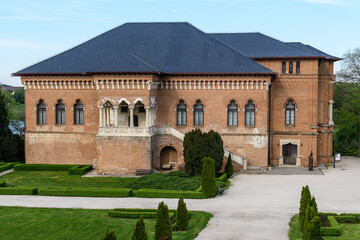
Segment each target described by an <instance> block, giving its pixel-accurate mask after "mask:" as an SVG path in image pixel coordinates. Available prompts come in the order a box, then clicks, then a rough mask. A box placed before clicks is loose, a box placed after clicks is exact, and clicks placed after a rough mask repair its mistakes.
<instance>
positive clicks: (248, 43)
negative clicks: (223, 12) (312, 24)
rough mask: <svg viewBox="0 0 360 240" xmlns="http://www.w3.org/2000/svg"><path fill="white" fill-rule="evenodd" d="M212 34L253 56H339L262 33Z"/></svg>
mask: <svg viewBox="0 0 360 240" xmlns="http://www.w3.org/2000/svg"><path fill="white" fill-rule="evenodd" d="M210 35H211V36H213V37H215V38H218V39H219V40H220V41H222V42H224V43H226V44H228V45H229V46H232V47H233V48H235V49H236V50H238V51H240V52H242V53H243V54H245V55H246V56H248V57H251V58H288V57H306V58H307V57H321V58H335V59H336V58H337V57H334V56H331V55H328V54H326V53H324V52H322V51H320V50H318V49H316V48H313V47H311V46H309V45H304V44H302V43H285V42H281V41H279V40H276V39H274V38H271V37H269V36H266V35H264V34H261V33H212V34H210Z"/></svg>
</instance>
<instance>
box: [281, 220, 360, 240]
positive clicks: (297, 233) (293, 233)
mask: <svg viewBox="0 0 360 240" xmlns="http://www.w3.org/2000/svg"><path fill="white" fill-rule="evenodd" d="M289 227H290V229H289V234H288V236H289V239H290V240H301V239H302V234H301V230H300V226H299V215H298V214H296V215H294V216H293V217H292V218H291V220H290V222H289ZM340 227H341V228H342V229H343V233H342V235H341V236H338V237H335V236H323V238H324V240H358V239H360V224H340Z"/></svg>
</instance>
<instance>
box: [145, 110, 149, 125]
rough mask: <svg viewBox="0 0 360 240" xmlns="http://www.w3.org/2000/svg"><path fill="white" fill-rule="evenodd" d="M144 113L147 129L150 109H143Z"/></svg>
mask: <svg viewBox="0 0 360 240" xmlns="http://www.w3.org/2000/svg"><path fill="white" fill-rule="evenodd" d="M145 111H146V114H145V127H149V125H150V121H149V120H150V118H149V116H150V115H149V112H150V107H145Z"/></svg>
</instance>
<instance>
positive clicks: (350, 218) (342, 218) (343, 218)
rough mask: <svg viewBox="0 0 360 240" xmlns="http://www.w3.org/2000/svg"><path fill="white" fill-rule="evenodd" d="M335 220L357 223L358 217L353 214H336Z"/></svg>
mask: <svg viewBox="0 0 360 240" xmlns="http://www.w3.org/2000/svg"><path fill="white" fill-rule="evenodd" d="M335 219H336V221H337V222H338V223H359V221H358V220H359V219H357V218H356V217H355V216H350V215H349V216H337V217H335Z"/></svg>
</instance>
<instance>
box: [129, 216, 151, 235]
mask: <svg viewBox="0 0 360 240" xmlns="http://www.w3.org/2000/svg"><path fill="white" fill-rule="evenodd" d="M147 239H148V238H147V235H146V232H145V223H144V218H143V216H142V215H141V216H140V217H139V219H138V221H137V222H136V227H135V229H134V233H133V235H132V237H131V240H147Z"/></svg>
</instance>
